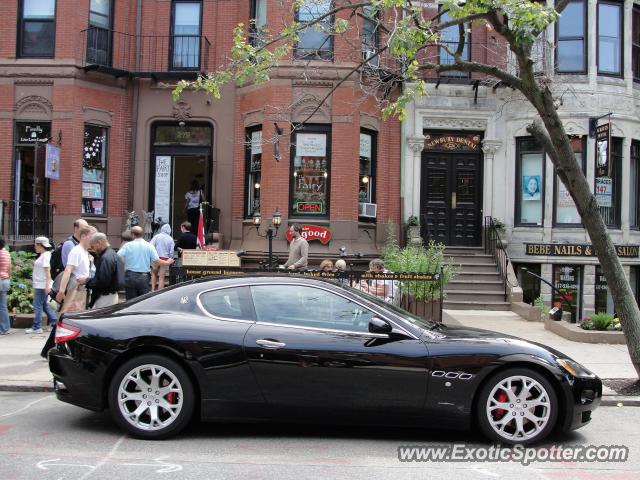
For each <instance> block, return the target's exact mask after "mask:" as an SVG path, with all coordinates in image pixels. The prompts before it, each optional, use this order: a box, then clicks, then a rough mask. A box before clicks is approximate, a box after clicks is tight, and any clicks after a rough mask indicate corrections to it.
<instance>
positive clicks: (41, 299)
mask: <svg viewBox="0 0 640 480" xmlns="http://www.w3.org/2000/svg"><path fill="white" fill-rule="evenodd" d="M51 248H52V247H51V244H50V243H49V239H48V238H47V237H38V238H36V240H35V249H36V253H37V254H38V258H37V259H36V261H35V262H33V273H32V276H31V283H32V284H33V324H32V325H31V328H27V329H26V330H25V332H24V333H26V334H34V333H42V311H43V310H44V313H45V314H46V315H47V318H48V319H49V324H51V325H53V324H54V323H55V322H56V321H57V319H58V318H57V317H56V314H55V312H54V311H53V309H52V308H51V307H50V306H49V302H48V301H47V297H48V295H49V292H50V291H51V251H50V250H51Z"/></svg>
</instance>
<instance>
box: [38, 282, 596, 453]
mask: <svg viewBox="0 0 640 480" xmlns="http://www.w3.org/2000/svg"><path fill="white" fill-rule="evenodd" d="M49 366H50V369H51V372H52V373H53V376H54V387H55V391H56V393H57V396H58V398H59V399H60V400H62V401H65V402H69V403H72V404H74V405H78V406H81V407H85V408H88V409H91V410H102V409H105V408H109V409H110V410H111V412H112V414H113V418H114V419H115V421H116V422H117V423H118V425H119V426H120V427H121V428H122V429H124V430H125V431H127V432H129V433H130V434H131V435H134V436H136V437H140V438H148V439H150V438H153V439H158V438H165V437H168V436H170V435H173V434H175V433H177V432H179V431H180V430H181V429H182V428H184V427H185V426H186V425H187V423H188V422H189V420H190V419H191V418H192V417H194V415H198V416H200V417H201V418H203V419H222V418H225V419H242V420H248V419H251V420H254V419H284V420H287V421H305V422H349V423H355V422H366V423H369V424H409V425H419V424H420V425H426V426H431V427H446V428H457V429H461V428H469V427H470V426H472V425H473V424H474V423H475V424H477V425H478V426H479V427H480V429H481V430H482V432H484V434H485V435H486V436H487V437H489V438H491V439H492V440H497V441H499V442H503V443H508V444H516V443H518V444H530V443H533V442H538V441H540V440H542V439H543V438H544V437H545V436H546V435H547V434H548V433H549V432H550V431H551V430H552V429H554V428H555V427H558V428H560V429H562V430H565V431H566V430H570V429H575V428H579V427H582V426H583V425H585V424H587V423H588V422H589V421H590V419H591V413H592V412H593V411H594V410H595V409H596V407H597V406H598V405H599V404H600V398H601V395H602V383H601V381H600V379H599V378H598V377H596V376H595V375H594V374H593V373H591V372H589V371H588V370H587V369H585V368H584V367H583V366H581V365H580V364H578V363H577V362H575V361H573V360H571V359H570V358H567V357H566V356H565V355H562V354H561V353H560V352H558V351H555V350H553V349H550V348H547V347H544V346H542V345H538V344H535V343H531V342H527V341H524V340H522V339H519V338H516V337H510V336H507V335H502V334H499V333H494V332H490V331H485V330H480V329H474V328H465V327H452V326H444V325H442V324H438V323H432V322H429V321H426V320H423V319H421V318H418V317H415V316H413V315H411V314H409V313H407V312H405V311H404V310H401V309H399V308H397V307H394V306H393V305H390V304H388V303H385V302H383V301H381V300H378V299H377V298H375V297H373V296H370V295H368V294H363V293H360V292H359V291H357V290H354V289H351V288H350V287H344V286H340V285H338V284H336V283H333V282H329V281H323V280H317V279H311V278H302V277H296V276H291V277H289V276H283V275H261V276H243V277H232V278H214V279H204V280H198V281H192V282H187V283H184V284H181V285H176V286H174V287H170V288H168V289H165V290H163V291H161V292H160V293H154V294H148V295H145V296H144V297H140V298H139V299H136V300H134V301H131V302H128V303H124V304H121V305H117V306H114V307H109V308H105V309H101V310H96V311H90V312H85V313H80V314H67V315H64V316H63V317H62V319H61V320H60V321H59V323H58V325H57V330H56V346H55V347H54V348H52V349H51V350H50V351H49Z"/></svg>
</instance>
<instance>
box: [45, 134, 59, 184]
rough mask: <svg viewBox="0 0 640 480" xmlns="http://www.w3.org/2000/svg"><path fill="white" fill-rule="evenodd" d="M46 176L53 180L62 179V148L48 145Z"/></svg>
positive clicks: (46, 150) (46, 149)
mask: <svg viewBox="0 0 640 480" xmlns="http://www.w3.org/2000/svg"><path fill="white" fill-rule="evenodd" d="M44 176H45V177H46V178H51V179H52V180H59V179H60V147H56V146H55V145H52V144H50V143H47V145H46V148H45V171H44Z"/></svg>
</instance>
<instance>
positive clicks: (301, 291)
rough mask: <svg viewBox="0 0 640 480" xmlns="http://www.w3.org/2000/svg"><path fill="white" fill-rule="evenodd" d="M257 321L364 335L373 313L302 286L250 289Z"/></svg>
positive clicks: (331, 294) (318, 290)
mask: <svg viewBox="0 0 640 480" xmlns="http://www.w3.org/2000/svg"><path fill="white" fill-rule="evenodd" d="M251 293H252V295H253V304H254V306H255V310H256V319H257V320H258V321H259V322H268V323H278V324H282V325H295V326H299V327H313V328H329V329H333V330H344V331H350V332H368V331H369V321H370V320H371V318H372V317H373V313H372V312H371V311H370V310H367V309H366V308H363V307H361V306H360V305H358V304H357V303H355V302H352V301H351V300H349V299H348V298H344V297H342V296H340V295H336V294H335V293H332V292H329V291H327V290H324V289H321V288H315V287H306V286H302V285H254V286H252V287H251Z"/></svg>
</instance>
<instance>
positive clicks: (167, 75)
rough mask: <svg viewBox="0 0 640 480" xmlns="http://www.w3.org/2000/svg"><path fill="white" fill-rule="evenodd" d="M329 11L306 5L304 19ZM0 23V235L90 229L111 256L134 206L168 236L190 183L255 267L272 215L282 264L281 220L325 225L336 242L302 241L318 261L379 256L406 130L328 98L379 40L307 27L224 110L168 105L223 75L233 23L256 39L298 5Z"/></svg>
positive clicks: (110, 9)
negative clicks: (177, 88) (283, 56)
mask: <svg viewBox="0 0 640 480" xmlns="http://www.w3.org/2000/svg"><path fill="white" fill-rule="evenodd" d="M285 3H287V2H285ZM327 5H328V2H327ZM305 8H307V10H305ZM323 8H325V6H323V4H322V2H321V3H320V4H318V3H317V2H310V5H309V6H305V7H303V8H301V9H300V11H299V12H298V14H297V15H298V17H299V18H302V17H304V16H305V15H307V16H313V15H318V14H321V11H322V9H323ZM3 14H4V16H5V18H6V23H5V24H6V25H16V26H17V27H16V29H15V30H14V29H10V28H4V29H2V32H0V40H1V42H0V158H1V160H0V162H1V163H0V165H1V168H2V171H4V172H6V173H7V174H6V175H2V176H0V200H2V201H3V207H2V209H1V210H2V212H3V218H2V222H0V224H1V225H2V228H3V233H4V235H6V236H9V237H10V239H12V240H13V241H25V242H26V241H30V239H31V238H32V237H33V236H34V235H37V234H41V233H44V234H49V235H51V236H53V237H55V239H56V240H58V239H60V238H61V237H63V236H64V235H66V234H67V233H68V231H69V228H70V225H71V221H72V220H73V219H74V218H77V217H78V216H83V217H86V218H87V219H90V222H91V223H93V224H96V225H97V226H98V227H99V228H100V229H101V230H103V231H105V232H107V234H108V235H109V236H110V238H111V239H112V240H113V243H114V244H115V245H118V243H119V241H118V238H119V234H120V232H121V231H122V230H123V228H124V226H125V224H126V219H127V212H128V211H132V210H133V211H135V212H136V213H137V214H139V215H140V217H141V221H142V212H143V211H151V210H153V211H154V212H155V213H154V216H155V219H156V220H159V219H162V221H165V222H166V221H169V222H171V224H172V227H173V229H174V231H176V230H177V228H178V225H179V224H180V222H181V221H182V220H183V219H185V218H186V216H185V211H184V207H185V200H184V198H185V193H186V192H187V190H189V188H190V186H191V185H192V183H193V182H194V181H195V182H197V184H198V187H199V188H200V189H201V190H202V192H203V195H204V198H203V200H204V201H205V202H206V203H208V204H210V207H206V210H207V220H208V228H209V229H210V230H217V231H219V233H220V234H221V235H220V236H221V239H222V246H223V247H224V248H233V249H237V250H245V251H247V252H248V253H249V254H251V255H253V256H256V257H257V256H259V255H261V254H262V252H263V251H264V250H265V249H266V242H265V240H264V239H263V238H261V237H259V236H258V232H257V231H256V229H255V227H254V226H253V224H252V218H253V216H254V214H255V213H256V212H257V211H259V212H260V213H261V214H262V216H263V217H264V219H265V220H267V219H269V218H270V217H271V215H272V213H273V212H274V211H275V209H276V208H278V210H279V212H281V214H282V217H283V227H282V228H281V231H280V233H279V235H278V236H277V238H276V241H275V244H274V246H275V250H276V252H285V251H286V248H287V245H286V241H285V239H284V235H283V230H284V226H286V225H287V222H288V221H294V220H295V221H299V222H301V223H304V224H310V225H318V226H323V227H325V228H328V229H329V230H330V232H331V235H332V240H331V242H329V244H322V243H320V242H313V243H312V254H313V255H314V256H318V257H325V256H331V255H336V254H338V249H339V247H341V246H346V247H347V249H348V250H349V251H351V252H361V253H369V254H374V253H375V252H376V251H377V248H379V247H380V246H381V244H382V242H384V239H385V233H386V227H385V226H386V224H388V223H391V224H396V225H397V224H398V222H399V221H400V202H399V201H398V200H399V196H400V181H399V174H400V125H399V123H398V122H396V121H389V122H383V121H382V119H381V114H380V111H379V107H378V106H377V104H376V102H374V101H373V100H372V99H371V98H370V97H368V96H367V95H366V94H365V93H364V92H363V90H362V89H361V88H360V87H359V82H358V78H357V77H354V78H353V79H349V80H347V81H346V82H343V83H341V84H340V86H339V87H338V88H337V89H336V90H335V92H334V93H330V92H331V88H332V87H333V86H334V85H335V84H336V83H337V82H338V81H339V80H340V79H341V78H342V76H343V75H342V74H343V73H344V72H348V71H349V70H351V69H352V68H353V66H354V65H355V63H354V62H355V61H356V60H358V61H359V60H360V59H361V58H362V57H361V56H362V51H363V49H364V48H363V47H366V46H368V45H370V44H371V45H373V43H372V40H373V36H372V34H369V36H366V35H364V34H363V33H362V32H359V33H358V32H354V33H353V34H352V35H351V36H347V37H345V38H340V37H337V38H335V39H331V38H323V37H322V36H321V34H319V32H316V31H312V30H309V31H308V32H305V33H304V34H303V35H302V38H301V41H300V43H299V44H298V46H297V47H296V49H295V50H294V51H293V52H292V54H291V57H290V58H289V59H287V60H286V61H284V62H280V65H279V67H278V68H277V69H276V70H275V71H274V72H273V75H272V76H271V80H270V82H268V83H267V84H264V85H260V86H246V87H243V88H236V87H235V86H233V85H229V86H227V87H225V88H224V89H223V92H222V93H223V94H222V98H221V99H220V100H211V99H210V98H209V97H207V96H206V95H205V94H204V93H203V92H193V91H186V92H185V93H184V95H183V96H182V98H181V99H180V100H179V101H178V102H174V101H173V100H172V98H171V92H172V89H173V86H174V85H175V83H176V81H177V80H178V79H181V78H195V77H196V75H197V74H198V73H200V72H206V71H210V70H214V69H215V67H216V66H218V65H223V64H225V62H226V60H227V56H228V52H229V50H230V47H231V44H232V30H233V28H234V27H235V26H236V25H237V24H238V23H244V24H249V20H250V19H252V18H253V19H254V22H253V23H251V24H252V25H255V26H254V27H252V28H254V33H255V35H254V38H253V41H259V40H260V38H259V37H260V27H261V26H262V25H265V24H267V22H268V23H269V26H270V28H271V29H272V30H274V29H275V28H277V26H278V25H279V24H282V23H283V22H287V21H290V20H291V19H293V15H294V14H293V12H291V10H290V7H288V6H284V7H283V6H282V4H281V3H280V2H267V1H261V0H252V1H233V0H200V1H198V0H145V1H141V0H123V1H118V2H116V1H114V0H40V1H35V0H15V1H11V2H7V5H6V6H5V8H4V10H3ZM365 30H366V29H365V28H363V31H365ZM354 42H357V44H358V45H357V48H354ZM369 51H370V49H369ZM379 68H380V63H379V61H376V62H375V65H374V64H373V62H372V71H377V70H378V69H379ZM327 94H328V98H327V101H326V102H324V103H323V102H322V101H321V100H322V99H323V98H324V97H325V96H327ZM276 128H277V129H278V130H276ZM276 132H278V134H277V135H276ZM47 144H49V146H48V147H47ZM55 147H59V157H58V156H56V149H55ZM276 154H277V155H276ZM276 156H277V157H278V159H276ZM46 157H48V161H47V158H46ZM52 170H53V171H52ZM9 172H10V173H9ZM45 172H48V174H47V175H45ZM47 176H48V177H49V178H46V177H47ZM56 176H59V178H58V179H55V177H56ZM376 206H377V208H376ZM376 210H377V211H376ZM263 231H264V228H262V229H261V231H260V233H263ZM251 255H249V256H251Z"/></svg>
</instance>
